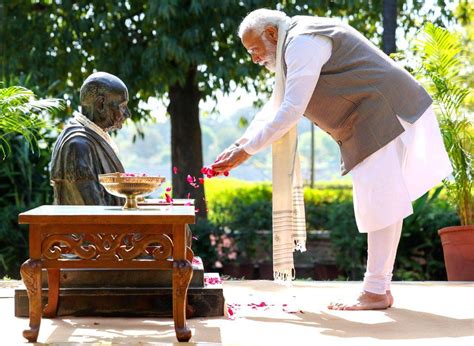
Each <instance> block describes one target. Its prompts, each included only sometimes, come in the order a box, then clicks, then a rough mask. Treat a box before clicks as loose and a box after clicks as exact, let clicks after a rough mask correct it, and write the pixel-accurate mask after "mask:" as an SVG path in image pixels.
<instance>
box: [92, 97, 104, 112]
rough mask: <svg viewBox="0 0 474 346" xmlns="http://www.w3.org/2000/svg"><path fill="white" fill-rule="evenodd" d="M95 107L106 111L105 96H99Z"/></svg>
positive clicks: (100, 110) (98, 110) (99, 110)
mask: <svg viewBox="0 0 474 346" xmlns="http://www.w3.org/2000/svg"><path fill="white" fill-rule="evenodd" d="M94 109H95V110H96V111H97V112H98V113H100V114H102V113H104V111H105V97H104V96H97V97H96V98H95V101H94Z"/></svg>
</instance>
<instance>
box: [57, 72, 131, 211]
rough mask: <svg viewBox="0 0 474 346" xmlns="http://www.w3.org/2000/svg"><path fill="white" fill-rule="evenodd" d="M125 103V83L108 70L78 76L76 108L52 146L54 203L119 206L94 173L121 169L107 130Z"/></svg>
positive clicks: (125, 112)
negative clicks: (78, 109)
mask: <svg viewBox="0 0 474 346" xmlns="http://www.w3.org/2000/svg"><path fill="white" fill-rule="evenodd" d="M127 102H128V90H127V87H126V86H125V84H124V83H123V82H122V81H121V80H120V79H119V78H117V77H116V76H114V75H111V74H109V73H106V72H97V73H94V74H92V75H90V76H89V77H87V79H86V80H85V81H84V84H83V85H82V87H81V112H74V116H73V117H72V118H71V119H70V120H69V122H68V123H67V124H66V127H65V128H64V130H63V131H62V132H61V134H60V135H59V137H58V140H57V142H56V144H55V146H54V150H53V155H52V159H51V185H52V186H53V190H54V204H59V205H123V201H122V199H120V198H118V197H114V196H112V195H110V194H108V193H107V192H106V191H105V189H104V188H103V187H102V186H101V185H100V184H99V181H98V175H99V174H102V173H113V172H124V169H123V166H122V164H121V163H120V160H119V158H118V157H117V152H118V149H117V147H116V145H115V143H114V142H113V141H112V139H111V138H110V136H109V134H108V132H110V131H112V130H117V129H120V128H122V124H123V122H124V121H125V120H126V119H127V118H129V117H130V111H129V109H128V107H127Z"/></svg>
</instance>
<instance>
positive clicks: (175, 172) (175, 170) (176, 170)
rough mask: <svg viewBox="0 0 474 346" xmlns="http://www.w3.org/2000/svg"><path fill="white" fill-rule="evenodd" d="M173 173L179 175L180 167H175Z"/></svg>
mask: <svg viewBox="0 0 474 346" xmlns="http://www.w3.org/2000/svg"><path fill="white" fill-rule="evenodd" d="M173 173H174V174H177V173H178V167H176V166H174V167H173Z"/></svg>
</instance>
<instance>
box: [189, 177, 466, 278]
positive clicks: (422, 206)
mask: <svg viewBox="0 0 474 346" xmlns="http://www.w3.org/2000/svg"><path fill="white" fill-rule="evenodd" d="M271 193H272V192H271V186H270V184H268V183H249V182H246V181H239V180H235V179H218V178H217V179H210V180H207V181H206V194H207V196H208V200H207V204H208V207H209V218H208V220H207V221H206V224H205V226H204V227H203V225H202V224H201V225H196V226H193V233H194V234H195V235H197V237H198V241H197V242H198V243H201V245H202V244H207V245H205V246H204V247H201V248H199V249H197V251H196V254H198V255H199V256H201V257H202V258H203V260H204V263H205V265H206V267H207V268H212V267H214V266H215V262H216V261H219V262H220V263H236V262H240V263H254V264H257V263H259V262H261V260H262V259H261V258H259V257H256V253H260V252H261V251H262V250H263V252H266V253H267V254H271V253H270V252H269V251H270V249H271V237H262V235H261V233H260V232H259V231H262V230H270V229H271ZM304 196H305V205H306V222H307V229H308V230H330V237H331V243H332V245H333V247H334V250H335V256H336V264H337V266H338V268H339V270H340V271H341V276H340V279H342V280H348V279H350V280H360V279H361V277H362V275H363V273H364V271H365V264H366V256H367V254H366V251H367V246H366V238H367V236H366V234H361V233H359V232H358V230H357V226H356V224H355V219H354V208H353V204H352V186H351V185H350V184H348V183H347V182H345V181H342V182H338V181H334V182H331V183H317V184H316V186H315V187H314V188H313V189H311V188H309V187H307V188H305V192H304ZM413 208H414V214H413V215H411V216H410V217H408V218H407V219H405V221H404V226H403V233H402V238H401V241H400V246H399V250H398V255H397V262H396V267H395V272H394V278H395V280H445V279H446V273H445V269H444V259H443V252H442V247H441V243H440V239H439V237H438V234H437V231H438V229H441V228H442V227H445V226H449V225H454V224H459V216H458V215H457V213H456V210H455V208H453V207H452V206H451V205H450V204H449V203H448V201H447V196H446V193H445V191H444V190H443V187H442V186H439V187H437V188H435V189H433V190H432V191H430V192H429V193H427V194H426V195H424V196H423V197H421V198H420V199H418V200H417V201H416V202H415V203H414V206H413ZM208 239H214V241H209V240H208ZM201 241H202V242H201ZM207 246H209V247H207ZM234 253H236V256H235V255H234ZM230 254H233V255H232V256H229V255H230ZM306 255H308V256H309V255H310V254H308V253H306ZM303 256H305V254H303ZM300 257H301V256H300ZM269 258H271V255H270V257H269Z"/></svg>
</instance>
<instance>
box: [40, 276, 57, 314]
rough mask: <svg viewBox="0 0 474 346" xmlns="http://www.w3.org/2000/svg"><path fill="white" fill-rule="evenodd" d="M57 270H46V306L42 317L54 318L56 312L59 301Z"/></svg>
mask: <svg viewBox="0 0 474 346" xmlns="http://www.w3.org/2000/svg"><path fill="white" fill-rule="evenodd" d="M59 274H60V271H59V268H58V269H56V268H54V269H48V304H47V305H46V306H45V308H44V310H43V316H44V317H47V318H54V317H56V315H57V311H58V300H59Z"/></svg>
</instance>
